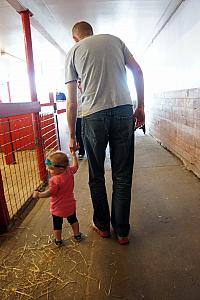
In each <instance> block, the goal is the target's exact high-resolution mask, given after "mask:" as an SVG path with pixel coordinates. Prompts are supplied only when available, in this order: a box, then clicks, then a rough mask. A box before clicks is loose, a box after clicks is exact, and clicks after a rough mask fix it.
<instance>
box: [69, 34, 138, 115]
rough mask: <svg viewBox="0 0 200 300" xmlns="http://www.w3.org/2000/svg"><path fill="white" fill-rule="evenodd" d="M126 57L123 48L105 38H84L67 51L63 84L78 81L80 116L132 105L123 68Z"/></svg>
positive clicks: (117, 41)
mask: <svg viewBox="0 0 200 300" xmlns="http://www.w3.org/2000/svg"><path fill="white" fill-rule="evenodd" d="M130 56H132V54H131V53H130V51H129V50H128V48H127V47H126V46H125V44H124V43H123V42H122V41H121V40H120V39H119V38H117V37H115V36H113V35H109V34H100V35H93V36H90V37H87V38H84V39H83V40H81V41H79V42H78V43H76V44H75V45H74V47H72V48H71V50H70V51H69V52H68V54H67V56H66V64H65V82H66V83H68V82H70V81H76V80H77V79H78V78H80V80H81V86H82V91H83V92H82V115H83V116H87V115H90V114H92V113H95V112H98V111H101V110H104V109H108V108H112V107H116V106H120V105H125V104H131V105H132V104H133V103H132V100H131V96H130V92H129V89H128V85H127V77H126V68H125V65H126V62H127V59H128V58H129V57H130Z"/></svg>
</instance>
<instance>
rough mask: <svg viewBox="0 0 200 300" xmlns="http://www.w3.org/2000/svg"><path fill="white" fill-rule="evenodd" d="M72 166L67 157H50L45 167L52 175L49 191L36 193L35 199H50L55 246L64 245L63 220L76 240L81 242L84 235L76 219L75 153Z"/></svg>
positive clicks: (76, 168)
mask: <svg viewBox="0 0 200 300" xmlns="http://www.w3.org/2000/svg"><path fill="white" fill-rule="evenodd" d="M71 156H72V166H70V165H69V159H68V157H67V155H66V154H65V153H63V152H61V151H56V152H53V153H51V154H49V155H48V157H47V159H46V160H45V165H46V166H47V168H48V171H49V173H50V175H51V178H50V180H49V186H48V189H47V190H45V191H44V192H39V191H34V193H33V198H46V197H51V198H50V211H51V213H52V217H53V228H54V237H55V244H56V245H57V246H61V245H62V237H61V234H62V224H63V218H67V220H68V222H69V223H70V225H71V227H72V230H73V234H74V239H75V240H76V241H81V240H82V238H83V234H82V233H81V232H80V231H79V223H78V220H77V217H76V200H75V198H74V174H75V173H76V172H77V170H78V160H77V157H76V153H75V151H74V152H72V153H71Z"/></svg>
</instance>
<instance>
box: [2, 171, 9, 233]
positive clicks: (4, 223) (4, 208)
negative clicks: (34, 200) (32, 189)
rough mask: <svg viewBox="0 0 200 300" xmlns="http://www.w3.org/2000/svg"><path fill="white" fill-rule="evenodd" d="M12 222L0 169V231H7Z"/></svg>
mask: <svg viewBox="0 0 200 300" xmlns="http://www.w3.org/2000/svg"><path fill="white" fill-rule="evenodd" d="M9 222H10V217H9V213H8V208H7V205H6V199H5V195H4V189H3V180H2V175H1V170H0V232H1V233H2V232H5V231H7V230H8V225H9Z"/></svg>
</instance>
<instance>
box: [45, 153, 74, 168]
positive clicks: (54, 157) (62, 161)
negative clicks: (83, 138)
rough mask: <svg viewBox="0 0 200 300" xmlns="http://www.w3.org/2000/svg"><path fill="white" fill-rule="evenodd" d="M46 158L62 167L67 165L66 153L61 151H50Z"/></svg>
mask: <svg viewBox="0 0 200 300" xmlns="http://www.w3.org/2000/svg"><path fill="white" fill-rule="evenodd" d="M47 159H49V160H50V161H52V162H53V163H56V164H58V165H62V166H64V167H68V166H69V158H68V156H67V154H65V153H64V152H62V151H55V152H51V153H50V154H48V156H47Z"/></svg>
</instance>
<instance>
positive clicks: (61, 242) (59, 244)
mask: <svg viewBox="0 0 200 300" xmlns="http://www.w3.org/2000/svg"><path fill="white" fill-rule="evenodd" d="M54 242H55V244H56V246H58V247H60V246H62V244H63V241H62V240H60V241H57V240H56V239H55V240H54Z"/></svg>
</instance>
